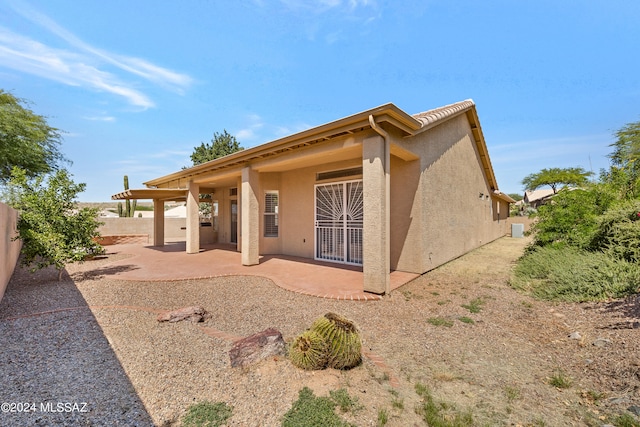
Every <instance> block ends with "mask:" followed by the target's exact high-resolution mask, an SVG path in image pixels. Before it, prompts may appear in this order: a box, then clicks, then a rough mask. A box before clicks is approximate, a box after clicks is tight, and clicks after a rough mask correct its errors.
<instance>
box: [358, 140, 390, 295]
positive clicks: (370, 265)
mask: <svg viewBox="0 0 640 427" xmlns="http://www.w3.org/2000/svg"><path fill="white" fill-rule="evenodd" d="M388 143H389V142H388V141H387V140H385V138H383V137H381V136H379V135H376V136H372V137H370V138H366V139H365V140H364V141H363V143H362V181H363V190H364V191H363V197H364V221H363V230H362V238H363V243H364V248H363V260H362V261H363V265H362V270H363V273H364V290H365V291H366V292H372V293H376V294H388V293H389V292H390V291H391V285H390V270H391V246H390V218H391V215H390V194H389V187H390V169H389V168H390V154H389V147H388Z"/></svg>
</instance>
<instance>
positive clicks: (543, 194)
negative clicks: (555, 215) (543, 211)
mask: <svg viewBox="0 0 640 427" xmlns="http://www.w3.org/2000/svg"><path fill="white" fill-rule="evenodd" d="M553 194H554V193H553V190H552V189H551V188H542V189H538V190H533V191H529V190H527V191H525V192H524V201H525V202H526V203H534V202H537V201H540V200H544V199H546V198H548V197H551V196H553Z"/></svg>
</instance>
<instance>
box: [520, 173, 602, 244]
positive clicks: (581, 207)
mask: <svg viewBox="0 0 640 427" xmlns="http://www.w3.org/2000/svg"><path fill="white" fill-rule="evenodd" d="M613 200H614V196H613V195H611V194H610V193H608V192H606V191H605V190H604V189H603V187H602V186H598V185H593V186H591V187H589V188H587V189H575V190H561V191H560V192H558V194H556V195H555V196H554V197H553V198H552V199H551V201H550V202H549V203H547V204H545V205H542V206H540V207H539V208H538V215H537V217H538V221H536V222H535V223H534V224H533V225H532V227H531V232H532V233H535V239H534V245H535V246H548V245H556V246H576V247H579V248H583V249H586V248H588V247H589V246H590V244H591V242H592V240H593V236H594V234H595V232H596V230H597V219H598V216H599V215H602V214H603V213H604V212H605V211H606V210H607V209H608V208H609V206H610V205H611V204H612V203H613Z"/></svg>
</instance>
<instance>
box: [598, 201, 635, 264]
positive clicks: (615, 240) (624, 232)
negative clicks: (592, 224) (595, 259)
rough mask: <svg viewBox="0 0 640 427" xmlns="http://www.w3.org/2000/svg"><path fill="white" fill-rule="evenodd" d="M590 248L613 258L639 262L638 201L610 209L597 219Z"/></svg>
mask: <svg viewBox="0 0 640 427" xmlns="http://www.w3.org/2000/svg"><path fill="white" fill-rule="evenodd" d="M597 225H598V227H597V230H596V232H595V233H594V236H593V238H592V241H591V248H592V249H594V250H602V251H604V252H606V253H607V254H608V255H611V256H612V257H614V258H617V259H622V260H625V261H629V262H638V261H640V200H634V201H631V202H626V203H624V204H623V205H621V206H619V207H616V208H612V209H610V210H608V211H607V212H605V214H604V215H602V216H601V217H600V218H598V224H597Z"/></svg>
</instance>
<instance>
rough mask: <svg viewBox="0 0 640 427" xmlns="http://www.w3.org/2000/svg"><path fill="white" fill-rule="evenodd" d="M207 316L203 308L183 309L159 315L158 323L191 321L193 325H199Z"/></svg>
mask: <svg viewBox="0 0 640 427" xmlns="http://www.w3.org/2000/svg"><path fill="white" fill-rule="evenodd" d="M206 316H207V311H206V310H205V309H204V308H202V307H198V306H192V307H183V308H179V309H177V310H173V311H167V312H166V313H162V314H160V315H158V322H180V321H181V320H190V321H191V322H193V323H198V322H202V321H203V320H204V318H205V317H206Z"/></svg>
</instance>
